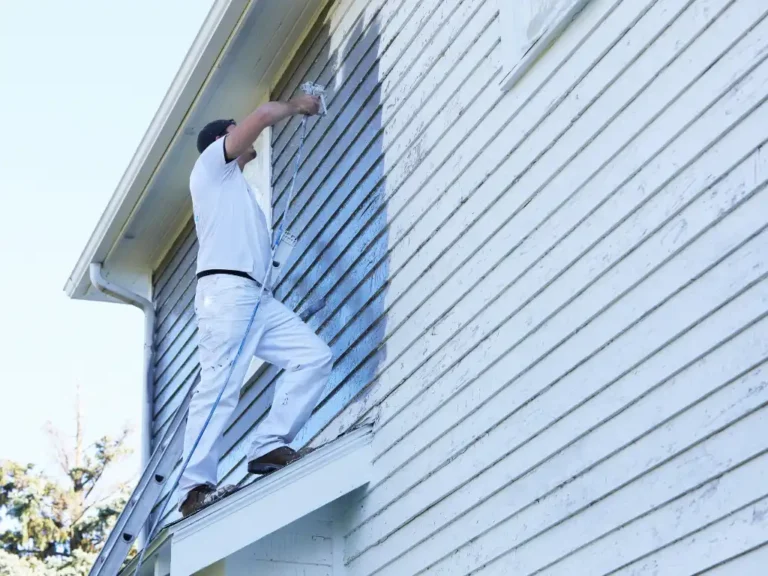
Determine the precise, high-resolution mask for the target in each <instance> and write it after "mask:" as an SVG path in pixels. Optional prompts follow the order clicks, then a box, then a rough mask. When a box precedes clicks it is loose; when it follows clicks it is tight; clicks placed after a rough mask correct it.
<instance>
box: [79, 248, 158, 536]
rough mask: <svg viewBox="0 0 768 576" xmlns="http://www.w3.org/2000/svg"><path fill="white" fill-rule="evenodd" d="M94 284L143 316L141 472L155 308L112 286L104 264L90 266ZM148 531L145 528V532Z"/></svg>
mask: <svg viewBox="0 0 768 576" xmlns="http://www.w3.org/2000/svg"><path fill="white" fill-rule="evenodd" d="M90 277H91V284H93V286H94V287H95V288H96V289H97V290H98V291H99V292H102V293H104V294H107V295H108V296H112V297H113V298H117V299H118V300H120V301H121V302H125V303H126V304H130V305H132V306H136V307H137V308H141V310H142V311H143V312H144V370H143V372H142V379H143V382H142V415H141V418H142V421H141V428H142V430H141V432H142V433H141V469H142V470H144V468H146V467H147V464H148V463H149V459H150V457H151V456H152V400H153V397H154V373H153V361H154V347H155V342H154V340H155V307H154V305H153V304H152V302H150V301H149V300H147V299H146V298H144V297H143V296H139V295H138V294H135V293H134V292H131V291H129V290H126V289H125V288H122V287H120V286H117V285H116V284H113V283H112V282H109V281H108V280H107V279H106V278H104V276H103V275H102V273H101V264H100V263H96V262H92V263H91V266H90ZM144 531H146V527H145V529H144Z"/></svg>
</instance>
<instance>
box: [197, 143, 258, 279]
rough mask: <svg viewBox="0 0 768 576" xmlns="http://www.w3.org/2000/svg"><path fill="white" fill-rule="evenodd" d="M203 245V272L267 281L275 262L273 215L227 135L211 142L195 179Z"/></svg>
mask: <svg viewBox="0 0 768 576" xmlns="http://www.w3.org/2000/svg"><path fill="white" fill-rule="evenodd" d="M189 189H190V192H191V193H192V207H193V211H194V214H195V228H196V229H197V239H198V243H199V248H198V254H197V272H204V271H206V270H236V271H239V272H245V273H246V274H249V275H250V276H251V277H252V278H254V279H256V280H258V281H259V282H261V281H262V280H263V279H264V274H265V273H266V271H267V266H268V265H269V260H270V253H271V251H270V239H269V229H268V227H267V219H266V217H265V216H264V212H263V211H262V210H261V208H259V205H258V203H257V202H256V197H255V195H254V193H253V190H251V187H250V186H249V185H248V182H247V181H246V179H245V176H243V172H242V171H241V170H240V166H238V164H237V161H235V160H233V161H231V162H227V161H226V156H225V153H224V138H219V139H218V140H216V141H215V142H214V143H213V144H211V145H210V146H208V148H206V149H205V150H204V151H203V153H202V154H201V155H200V157H199V158H198V159H197V162H195V166H194V168H193V169H192V174H191V175H190V177H189Z"/></svg>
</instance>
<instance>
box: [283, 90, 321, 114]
mask: <svg viewBox="0 0 768 576" xmlns="http://www.w3.org/2000/svg"><path fill="white" fill-rule="evenodd" d="M290 103H291V104H292V105H293V106H294V107H295V108H296V110H297V113H298V114H304V115H305V116H316V115H317V114H319V113H320V98H318V97H317V96H310V95H309V94H302V95H301V96H296V98H292V99H291V101H290Z"/></svg>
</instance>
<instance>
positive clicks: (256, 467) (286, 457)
mask: <svg viewBox="0 0 768 576" xmlns="http://www.w3.org/2000/svg"><path fill="white" fill-rule="evenodd" d="M298 459H299V454H298V453H297V452H296V450H294V449H292V448H289V447H288V446H280V448H275V449H274V450H272V451H271V452H267V453H266V454H264V455H263V456H259V457H258V458H256V459H254V460H251V461H250V462H248V472H250V473H251V474H270V473H272V472H276V471H278V470H280V469H281V468H285V467H286V466H287V465H288V464H290V463H291V462H294V461H296V460H298Z"/></svg>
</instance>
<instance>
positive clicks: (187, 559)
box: [170, 427, 372, 576]
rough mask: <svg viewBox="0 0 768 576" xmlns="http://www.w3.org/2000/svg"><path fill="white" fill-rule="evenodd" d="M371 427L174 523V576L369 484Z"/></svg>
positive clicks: (181, 575)
mask: <svg viewBox="0 0 768 576" xmlns="http://www.w3.org/2000/svg"><path fill="white" fill-rule="evenodd" d="M370 440H371V428H370V427H364V428H360V429H358V430H356V431H354V432H350V433H349V434H347V435H345V436H343V437H341V438H339V439H337V440H335V441H333V442H331V443H329V444H328V445H326V446H324V447H322V448H319V449H318V450H316V451H315V452H312V453H310V454H309V455H307V456H305V457H304V458H302V459H301V460H299V461H298V462H296V463H295V464H292V465H291V466H289V467H288V468H286V469H285V470H283V471H281V472H278V473H275V474H273V475H271V476H269V477H267V478H264V479H262V480H259V481H258V482H255V483H253V484H251V485H250V486H247V487H245V488H243V489H241V490H240V491H239V492H237V493H235V494H233V495H232V496H229V497H228V498H226V499H225V500H222V501H221V502H220V503H218V504H216V505H214V506H211V507H210V508H207V509H205V510H203V511H202V512H200V513H198V514H196V515H194V516H192V517H190V518H187V519H186V520H183V521H181V522H179V523H178V524H176V525H175V526H173V527H172V528H171V530H172V540H171V572H170V573H171V576H188V575H189V574H193V573H195V572H197V571H199V570H202V569H203V568H205V567H206V566H210V565H211V564H214V563H215V562H217V561H219V560H222V559H223V558H226V557H227V556H230V555H232V554H233V553H234V552H237V551H238V550H240V549H242V548H245V547H246V546H248V545H249V544H252V543H253V542H256V541H258V540H260V539H262V538H264V537H266V536H269V535H270V534H272V533H274V532H276V531H277V530H279V529H281V528H283V527H285V526H288V525H289V524H291V523H293V522H295V521H296V520H299V519H300V518H303V517H304V516H307V515H308V514H310V513H311V512H314V511H315V510H318V509H320V508H322V507H323V506H325V505H327V504H330V503H331V502H333V501H335V500H337V499H339V498H340V497H342V496H344V495H345V494H348V493H350V492H352V491H353V490H355V489H357V488H360V487H361V486H364V485H365V484H367V483H368V482H369V481H370V479H371V470H372V465H371V458H372V454H371V448H370Z"/></svg>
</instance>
